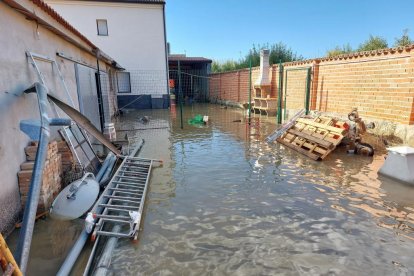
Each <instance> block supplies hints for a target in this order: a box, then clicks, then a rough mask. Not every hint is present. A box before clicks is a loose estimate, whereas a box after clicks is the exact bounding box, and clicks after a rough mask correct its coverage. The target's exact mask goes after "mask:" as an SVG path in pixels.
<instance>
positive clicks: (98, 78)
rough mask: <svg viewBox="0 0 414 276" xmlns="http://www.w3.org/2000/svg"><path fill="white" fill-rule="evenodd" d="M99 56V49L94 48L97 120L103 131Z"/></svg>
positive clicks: (103, 120)
mask: <svg viewBox="0 0 414 276" xmlns="http://www.w3.org/2000/svg"><path fill="white" fill-rule="evenodd" d="M99 57H100V51H99V49H96V69H97V70H96V76H97V80H96V90H97V91H96V92H97V94H98V108H99V122H100V124H101V132H102V133H103V132H104V129H105V119H104V116H105V114H104V109H103V97H102V85H101V70H100V68H99Z"/></svg>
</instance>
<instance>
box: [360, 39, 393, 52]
mask: <svg viewBox="0 0 414 276" xmlns="http://www.w3.org/2000/svg"><path fill="white" fill-rule="evenodd" d="M384 48H388V43H387V41H386V40H385V39H384V38H382V37H380V36H373V35H370V36H369V38H368V40H366V41H365V42H364V43H362V44H360V45H359V48H358V50H357V51H358V52H362V51H373V50H378V49H384Z"/></svg>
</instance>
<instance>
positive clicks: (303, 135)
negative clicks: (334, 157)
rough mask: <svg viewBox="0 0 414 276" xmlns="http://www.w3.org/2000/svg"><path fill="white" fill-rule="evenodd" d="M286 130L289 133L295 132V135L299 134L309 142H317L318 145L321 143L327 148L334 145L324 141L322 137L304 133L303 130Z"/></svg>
mask: <svg viewBox="0 0 414 276" xmlns="http://www.w3.org/2000/svg"><path fill="white" fill-rule="evenodd" d="M288 132H289V133H292V134H295V135H297V136H300V137H302V138H305V139H306V140H309V141H311V142H314V143H317V144H319V145H321V146H323V147H325V148H328V149H331V148H333V146H334V145H333V144H332V143H331V142H328V141H324V140H322V139H319V138H316V137H313V136H311V135H308V134H306V133H304V132H301V131H297V130H294V129H289V130H288Z"/></svg>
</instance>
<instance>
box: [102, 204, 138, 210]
mask: <svg viewBox="0 0 414 276" xmlns="http://www.w3.org/2000/svg"><path fill="white" fill-rule="evenodd" d="M99 207H105V208H116V209H126V210H128V209H130V210H138V206H129V205H116V204H99Z"/></svg>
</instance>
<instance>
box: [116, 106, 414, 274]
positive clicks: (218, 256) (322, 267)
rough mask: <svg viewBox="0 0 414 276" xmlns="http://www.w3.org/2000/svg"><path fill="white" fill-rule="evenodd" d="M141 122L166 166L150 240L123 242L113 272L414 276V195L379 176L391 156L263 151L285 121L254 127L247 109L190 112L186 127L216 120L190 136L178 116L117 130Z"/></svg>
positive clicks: (146, 231)
mask: <svg viewBox="0 0 414 276" xmlns="http://www.w3.org/2000/svg"><path fill="white" fill-rule="evenodd" d="M142 114H145V115H148V116H150V117H151V120H150V123H149V125H148V126H147V127H151V129H148V130H139V131H136V132H134V131H131V135H139V136H140V137H144V138H145V139H146V141H147V142H146V146H145V147H144V152H143V153H142V154H143V155H145V156H149V157H153V158H161V159H163V160H164V166H163V167H162V168H158V169H156V170H154V173H153V177H152V180H151V186H150V193H149V200H148V204H147V210H146V216H145V222H144V228H143V231H142V232H141V234H140V242H139V244H138V245H133V244H131V243H130V242H129V241H121V243H120V247H119V248H118V249H117V251H116V255H115V257H114V262H113V271H114V274H125V273H127V274H130V275H136V274H146V275H151V274H157V275H171V274H174V275H176V274H179V275H181V274H182V275H199V274H214V275H216V274H218V275H225V274H242V275H256V274H279V273H280V274H288V275H290V274H291V275H300V274H332V275H335V274H347V275H359V274H364V275H365V274H370V273H373V274H375V275H390V274H404V273H409V272H412V271H414V265H413V264H412V262H411V259H412V258H413V257H414V247H413V245H414V244H413V241H412V238H413V237H414V235H413V232H414V231H413V228H412V227H413V225H414V224H413V219H414V206H413V203H412V200H411V199H412V198H413V196H414V189H413V188H412V187H406V186H403V185H401V184H398V183H394V182H391V181H390V180H384V179H380V178H378V177H377V173H376V172H377V170H378V168H379V166H381V165H382V160H383V156H376V157H375V158H366V157H359V156H352V155H346V153H345V152H344V151H343V150H342V151H341V150H338V151H336V152H334V153H333V154H331V155H330V156H329V157H328V158H327V159H326V160H324V161H323V162H314V161H311V160H309V159H307V158H306V157H304V156H301V155H300V154H298V153H296V152H293V151H291V150H289V149H285V148H284V147H283V146H281V145H279V144H274V145H268V144H266V143H265V142H263V139H264V137H266V135H267V134H269V133H270V132H271V131H272V130H273V129H274V128H275V125H274V122H272V121H273V120H274V118H270V119H267V118H256V119H254V120H253V121H254V124H253V125H254V126H253V127H251V128H250V127H248V126H246V124H245V123H244V119H243V115H242V113H241V112H240V111H238V110H233V109H221V108H219V107H217V106H210V105H203V106H198V107H193V108H187V109H186V110H185V112H184V117H185V118H184V119H185V122H186V121H187V120H188V119H189V118H191V117H192V116H194V115H196V114H203V115H209V116H210V124H209V125H207V126H203V127H198V128H196V127H192V126H189V125H188V124H186V123H185V127H184V130H181V128H180V124H179V120H178V118H172V119H170V117H169V114H168V112H166V111H146V112H141V113H129V114H126V115H125V116H124V118H122V122H121V123H120V124H118V128H121V127H127V126H131V125H134V124H136V122H135V120H136V119H137V118H138V117H139V116H142ZM238 120H241V122H237V121H238ZM157 125H164V126H168V127H166V128H158V129H156V126H157ZM125 271H126V272H125Z"/></svg>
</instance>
